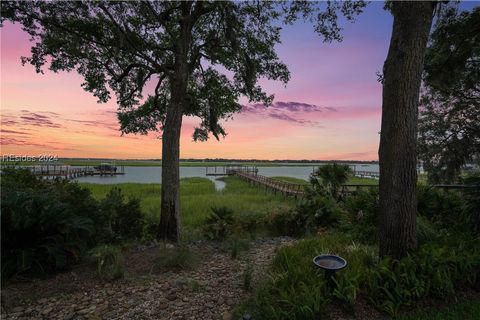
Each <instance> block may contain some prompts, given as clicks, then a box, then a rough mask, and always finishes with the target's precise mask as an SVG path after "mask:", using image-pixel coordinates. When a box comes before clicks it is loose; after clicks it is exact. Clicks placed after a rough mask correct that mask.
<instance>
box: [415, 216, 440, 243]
mask: <svg viewBox="0 0 480 320" xmlns="http://www.w3.org/2000/svg"><path fill="white" fill-rule="evenodd" d="M438 235H439V231H438V230H437V228H436V227H435V225H434V224H433V223H431V222H430V221H429V220H428V219H427V218H425V217H423V216H417V241H418V244H419V245H423V244H426V243H429V242H432V241H434V240H435V239H436V238H437V237H438Z"/></svg>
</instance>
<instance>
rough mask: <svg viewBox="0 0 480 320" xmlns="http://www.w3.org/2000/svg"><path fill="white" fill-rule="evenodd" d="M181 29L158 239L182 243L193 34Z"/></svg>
mask: <svg viewBox="0 0 480 320" xmlns="http://www.w3.org/2000/svg"><path fill="white" fill-rule="evenodd" d="M185 4H186V3H182V5H184V6H185ZM186 11H188V10H186ZM180 29H181V34H180V36H179V39H178V41H177V43H176V45H175V67H174V69H175V72H174V74H173V75H172V76H171V78H170V103H169V105H168V107H167V113H166V117H165V124H164V126H163V134H162V192H161V195H162V204H161V212H160V224H159V226H158V233H157V238H158V239H160V240H163V241H167V240H168V241H173V242H177V241H179V240H180V228H181V222H180V167H179V162H180V131H181V128H182V117H183V112H184V110H185V108H186V105H185V104H186V103H187V102H186V99H185V98H186V95H187V85H188V74H189V73H188V71H189V69H188V54H187V50H188V47H189V45H188V44H189V41H190V32H191V30H190V29H189V26H188V25H187V24H186V23H184V22H182V23H181V26H180Z"/></svg>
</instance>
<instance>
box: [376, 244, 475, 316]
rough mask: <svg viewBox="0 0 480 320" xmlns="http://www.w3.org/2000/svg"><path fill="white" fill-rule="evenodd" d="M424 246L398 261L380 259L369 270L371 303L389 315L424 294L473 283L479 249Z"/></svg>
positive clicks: (447, 292)
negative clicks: (375, 265) (377, 263)
mask: <svg viewBox="0 0 480 320" xmlns="http://www.w3.org/2000/svg"><path fill="white" fill-rule="evenodd" d="M455 249H456V248H455V246H439V245H438V244H434V245H426V246H423V247H422V248H420V250H419V251H418V252H416V253H415V254H412V255H410V256H408V257H406V258H403V259H402V260H400V261H394V260H391V259H388V258H387V259H384V260H382V261H381V262H380V263H379V265H378V266H377V267H376V268H373V269H370V270H369V271H368V276H367V279H368V282H367V288H368V295H369V298H370V301H371V302H372V304H373V305H374V306H375V307H377V308H378V309H380V310H382V311H384V312H386V313H388V314H389V315H391V316H395V315H397V314H398V311H399V309H400V307H401V306H410V305H413V304H414V303H415V302H416V301H417V300H418V299H420V298H423V297H426V296H434V297H437V298H445V297H447V296H450V295H453V294H454V292H455V285H459V284H462V283H470V284H473V283H475V282H476V281H477V279H478V276H479V273H480V251H479V249H478V248H476V249H475V248H473V247H470V248H464V250H455Z"/></svg>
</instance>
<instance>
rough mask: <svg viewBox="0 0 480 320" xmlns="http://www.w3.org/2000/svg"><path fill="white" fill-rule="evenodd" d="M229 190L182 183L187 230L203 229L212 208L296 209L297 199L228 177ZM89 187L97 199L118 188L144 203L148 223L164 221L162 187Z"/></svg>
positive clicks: (251, 210)
mask: <svg viewBox="0 0 480 320" xmlns="http://www.w3.org/2000/svg"><path fill="white" fill-rule="evenodd" d="M223 180H224V181H225V183H226V186H225V189H224V190H221V191H216V190H215V185H214V183H213V182H212V181H211V180H209V179H206V178H183V179H181V181H180V206H181V211H182V224H183V226H184V227H187V228H189V227H197V226H200V225H201V224H202V223H203V222H204V221H205V219H206V218H207V217H208V216H209V215H210V213H211V208H212V207H221V206H226V207H228V208H231V209H232V210H233V211H234V214H237V215H241V214H245V213H267V212H269V211H270V210H272V209H273V208H278V207H285V206H289V207H290V206H291V207H293V205H294V203H295V202H294V200H293V199H286V198H284V197H282V196H280V195H273V194H271V193H269V192H266V191H265V190H264V189H262V188H260V187H258V186H252V185H250V184H249V183H247V182H245V181H242V180H240V179H238V178H235V177H225V178H223ZM82 186H85V187H88V188H89V189H90V190H91V191H92V194H93V196H94V197H95V198H97V199H101V198H103V197H105V195H106V194H107V193H108V191H109V190H110V189H112V188H114V187H118V188H120V189H122V192H123V193H124V194H125V195H126V196H127V197H136V198H139V199H140V203H141V208H142V211H143V212H144V214H145V216H146V219H152V221H153V220H154V221H158V219H159V218H160V184H141V183H122V184H110V185H107V184H90V183H82Z"/></svg>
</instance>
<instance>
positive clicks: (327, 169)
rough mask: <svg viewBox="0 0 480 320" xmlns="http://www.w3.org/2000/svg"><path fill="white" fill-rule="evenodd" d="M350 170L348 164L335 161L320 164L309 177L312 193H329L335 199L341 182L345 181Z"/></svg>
mask: <svg viewBox="0 0 480 320" xmlns="http://www.w3.org/2000/svg"><path fill="white" fill-rule="evenodd" d="M351 171H352V170H351V168H350V167H349V166H348V165H342V164H337V163H334V164H326V165H323V166H320V167H319V168H318V169H317V171H315V173H314V174H312V176H311V178H310V184H311V187H312V189H313V191H314V193H317V194H321V195H324V194H327V195H331V196H333V197H334V198H336V199H337V198H338V197H339V189H340V187H341V185H342V184H344V183H345V182H347V180H348V176H349V174H350V173H351ZM318 178H320V181H319V180H318Z"/></svg>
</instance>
